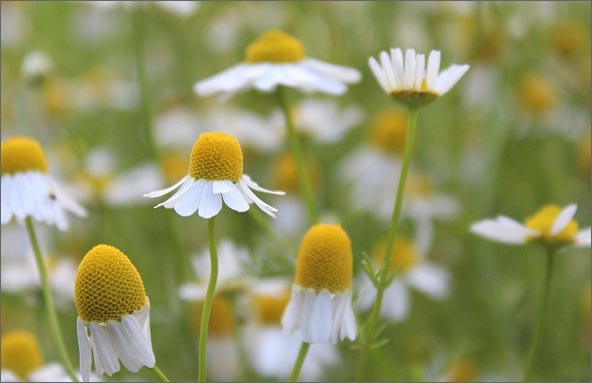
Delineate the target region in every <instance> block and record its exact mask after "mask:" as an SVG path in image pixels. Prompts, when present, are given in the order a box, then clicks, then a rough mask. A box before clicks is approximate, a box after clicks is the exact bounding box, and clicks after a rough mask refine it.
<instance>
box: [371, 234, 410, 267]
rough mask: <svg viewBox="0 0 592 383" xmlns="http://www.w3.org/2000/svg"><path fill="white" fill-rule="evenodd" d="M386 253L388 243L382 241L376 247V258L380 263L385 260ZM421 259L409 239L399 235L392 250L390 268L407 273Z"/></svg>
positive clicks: (374, 254)
mask: <svg viewBox="0 0 592 383" xmlns="http://www.w3.org/2000/svg"><path fill="white" fill-rule="evenodd" d="M385 255H386V243H385V242H384V241H382V242H381V243H379V244H378V245H377V246H376V247H375V248H374V253H373V256H374V259H376V261H378V263H379V264H382V263H383V262H384V257H385ZM418 261H419V253H418V252H417V249H416V248H415V246H414V245H413V243H411V242H410V241H409V240H407V239H405V238H402V237H397V239H396V240H395V244H394V245H393V250H392V251H391V264H390V265H389V270H390V271H393V270H395V269H396V270H397V272H398V273H406V272H407V271H409V269H411V268H412V267H413V266H414V265H415V264H417V262H418Z"/></svg>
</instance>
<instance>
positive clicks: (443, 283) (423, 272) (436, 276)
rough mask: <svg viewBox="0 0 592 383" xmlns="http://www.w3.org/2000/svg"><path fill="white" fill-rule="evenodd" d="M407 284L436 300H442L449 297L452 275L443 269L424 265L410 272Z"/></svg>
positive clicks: (432, 265) (433, 265) (427, 264)
mask: <svg viewBox="0 0 592 383" xmlns="http://www.w3.org/2000/svg"><path fill="white" fill-rule="evenodd" d="M406 280H407V282H408V283H409V284H410V285H411V286H413V287H415V288H416V289H418V290H420V291H422V292H424V293H426V294H427V295H429V296H431V297H432V298H435V299H442V298H444V297H446V296H447V295H448V285H449V280H450V275H449V274H448V271H446V270H445V269H443V268H442V267H440V266H438V265H435V264H431V263H427V262H425V263H422V264H420V265H417V266H415V267H413V268H412V269H411V270H409V272H408V274H407V275H406Z"/></svg>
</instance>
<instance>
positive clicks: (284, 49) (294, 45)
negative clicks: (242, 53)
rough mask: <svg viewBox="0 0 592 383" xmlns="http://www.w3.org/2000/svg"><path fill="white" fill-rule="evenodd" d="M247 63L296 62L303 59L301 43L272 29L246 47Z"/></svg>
mask: <svg viewBox="0 0 592 383" xmlns="http://www.w3.org/2000/svg"><path fill="white" fill-rule="evenodd" d="M246 56H247V57H246V59H245V60H246V61H247V62H248V63H259V62H271V63H286V62H297V61H300V60H302V59H303V58H304V57H305V54H304V47H303V46H302V43H301V42H300V41H299V40H298V39H296V38H294V37H292V36H290V35H289V34H287V33H284V32H282V31H279V30H277V29H272V30H270V31H268V32H266V33H264V34H263V35H261V36H259V38H258V39H257V40H255V41H253V42H252V43H251V44H249V46H248V47H247V52H246Z"/></svg>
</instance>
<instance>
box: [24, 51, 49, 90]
mask: <svg viewBox="0 0 592 383" xmlns="http://www.w3.org/2000/svg"><path fill="white" fill-rule="evenodd" d="M52 69H53V60H52V59H51V57H50V56H49V55H48V54H47V53H45V52H40V51H33V52H29V53H27V55H26V56H25V57H24V58H23V63H22V65H21V72H22V75H23V78H24V79H25V80H27V81H29V82H32V83H37V82H39V81H43V80H44V79H45V78H47V76H49V74H50V73H51V71H52Z"/></svg>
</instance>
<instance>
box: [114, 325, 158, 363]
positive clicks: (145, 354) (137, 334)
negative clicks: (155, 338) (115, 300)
mask: <svg viewBox="0 0 592 383" xmlns="http://www.w3.org/2000/svg"><path fill="white" fill-rule="evenodd" d="M121 324H122V325H123V326H122V327H123V335H124V336H125V339H126V341H127V344H128V348H129V350H130V352H131V353H133V356H134V357H135V358H137V359H138V361H139V362H140V363H141V364H143V365H144V366H146V367H148V368H152V367H154V364H155V363H156V360H155V358H154V352H152V345H151V344H150V342H149V340H148V339H146V337H145V336H144V331H143V329H142V326H141V325H140V323H139V321H138V319H137V318H136V317H135V316H133V315H124V316H123V318H122V319H121ZM130 371H132V372H135V371H133V370H130Z"/></svg>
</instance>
